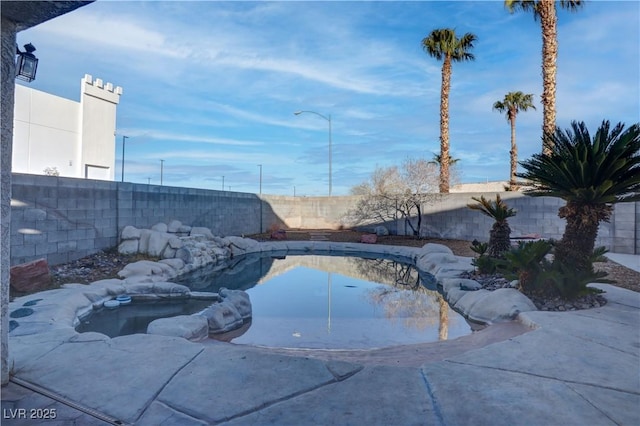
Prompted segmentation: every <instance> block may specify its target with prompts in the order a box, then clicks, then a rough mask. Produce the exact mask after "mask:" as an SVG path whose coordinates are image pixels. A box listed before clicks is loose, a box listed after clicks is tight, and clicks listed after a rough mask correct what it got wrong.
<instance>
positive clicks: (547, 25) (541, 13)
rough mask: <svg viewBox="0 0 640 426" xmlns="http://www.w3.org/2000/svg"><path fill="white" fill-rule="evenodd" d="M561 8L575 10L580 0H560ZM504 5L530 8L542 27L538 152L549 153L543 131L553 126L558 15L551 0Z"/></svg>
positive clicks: (515, 0) (523, 0) (508, 0)
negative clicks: (540, 125)
mask: <svg viewBox="0 0 640 426" xmlns="http://www.w3.org/2000/svg"><path fill="white" fill-rule="evenodd" d="M557 3H559V4H560V7H561V8H563V9H568V10H570V11H572V12H573V11H576V10H578V8H579V7H581V6H582V5H583V4H584V2H583V1H581V0H560V1H558V2H557ZM504 5H505V6H506V7H507V9H509V12H511V13H513V12H515V11H516V10H522V11H525V12H533V17H534V19H535V20H536V21H537V20H538V18H540V26H541V27H542V99H541V101H542V117H543V121H542V135H543V137H542V140H543V142H542V152H543V153H544V154H549V153H550V152H551V147H549V146H546V145H545V143H547V142H548V141H549V139H548V138H546V137H545V135H547V134H550V133H553V132H554V131H555V128H556V68H557V67H556V61H557V58H558V29H557V26H558V18H557V15H556V1H555V0H505V2H504Z"/></svg>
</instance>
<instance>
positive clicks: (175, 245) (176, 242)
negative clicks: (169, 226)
mask: <svg viewBox="0 0 640 426" xmlns="http://www.w3.org/2000/svg"><path fill="white" fill-rule="evenodd" d="M183 245H184V243H183V242H182V240H181V239H180V238H178V237H171V238H169V246H170V247H171V248H172V249H179V248H180V247H182V246H183Z"/></svg>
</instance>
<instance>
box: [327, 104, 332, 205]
mask: <svg viewBox="0 0 640 426" xmlns="http://www.w3.org/2000/svg"><path fill="white" fill-rule="evenodd" d="M328 121H329V197H331V186H332V185H331V183H332V182H331V181H332V179H331V176H332V173H331V161H332V155H331V145H332V143H333V141H332V140H331V139H332V138H331V114H329V120H328Z"/></svg>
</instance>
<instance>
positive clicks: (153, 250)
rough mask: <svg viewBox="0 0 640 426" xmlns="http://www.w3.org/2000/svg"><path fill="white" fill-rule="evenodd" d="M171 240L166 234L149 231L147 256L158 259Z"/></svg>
mask: <svg viewBox="0 0 640 426" xmlns="http://www.w3.org/2000/svg"><path fill="white" fill-rule="evenodd" d="M171 238H173V236H172V235H171V234H168V233H166V232H160V231H151V235H150V236H149V246H148V247H147V254H148V255H149V256H154V257H160V256H161V255H162V252H163V251H164V249H165V247H167V244H168V243H169V239H171Z"/></svg>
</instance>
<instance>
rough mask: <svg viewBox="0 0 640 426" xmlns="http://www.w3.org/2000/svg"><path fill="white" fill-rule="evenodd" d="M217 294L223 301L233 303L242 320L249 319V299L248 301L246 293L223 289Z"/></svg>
mask: <svg viewBox="0 0 640 426" xmlns="http://www.w3.org/2000/svg"><path fill="white" fill-rule="evenodd" d="M218 294H219V295H220V297H222V299H223V300H225V301H228V302H231V303H233V306H235V307H236V309H237V310H238V312H239V313H240V315H242V318H245V319H246V318H250V317H251V299H249V294H248V293H247V292H246V291H242V290H229V289H226V288H224V287H223V288H221V289H220V291H219V292H218Z"/></svg>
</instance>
